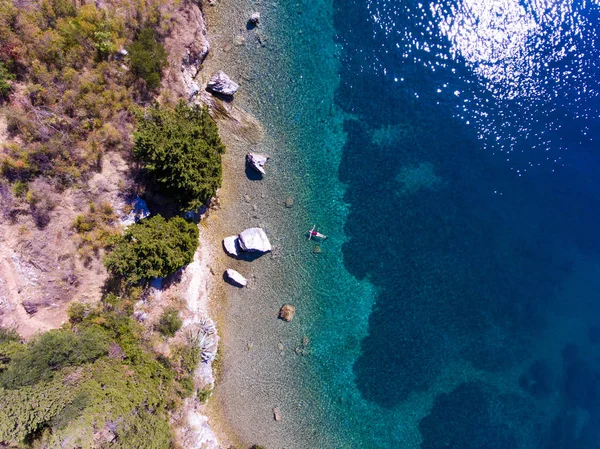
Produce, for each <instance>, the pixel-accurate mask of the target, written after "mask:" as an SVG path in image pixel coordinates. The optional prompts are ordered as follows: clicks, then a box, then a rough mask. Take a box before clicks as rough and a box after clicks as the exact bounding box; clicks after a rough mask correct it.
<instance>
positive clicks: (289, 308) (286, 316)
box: [279, 304, 296, 323]
mask: <svg viewBox="0 0 600 449" xmlns="http://www.w3.org/2000/svg"><path fill="white" fill-rule="evenodd" d="M295 314H296V308H295V307H294V306H293V305H291V304H285V305H284V306H283V307H282V308H281V310H279V318H280V319H282V320H283V321H287V322H288V323H289V322H290V321H292V320H293V319H294V315H295Z"/></svg>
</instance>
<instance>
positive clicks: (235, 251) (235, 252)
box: [223, 235, 240, 257]
mask: <svg viewBox="0 0 600 449" xmlns="http://www.w3.org/2000/svg"><path fill="white" fill-rule="evenodd" d="M223 247H224V248H225V252H226V253H227V254H229V255H230V256H233V257H237V256H239V255H240V245H239V241H238V237H237V235H231V236H229V237H225V238H224V239H223Z"/></svg>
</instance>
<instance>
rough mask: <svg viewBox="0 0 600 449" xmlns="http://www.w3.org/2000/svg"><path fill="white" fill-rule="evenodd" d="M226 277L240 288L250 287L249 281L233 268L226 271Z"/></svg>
mask: <svg viewBox="0 0 600 449" xmlns="http://www.w3.org/2000/svg"><path fill="white" fill-rule="evenodd" d="M225 275H226V276H227V279H228V280H229V281H230V282H231V283H232V284H235V285H237V286H239V287H245V286H246V285H248V280H247V279H246V278H245V277H244V276H242V275H241V274H240V273H238V272H237V271H235V270H234V269H232V268H228V269H227V270H225Z"/></svg>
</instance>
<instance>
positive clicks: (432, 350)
mask: <svg viewBox="0 0 600 449" xmlns="http://www.w3.org/2000/svg"><path fill="white" fill-rule="evenodd" d="M421 1H422V0H421ZM329 3H330V2H324V1H313V2H308V1H299V2H293V3H290V4H286V5H279V6H277V5H275V6H272V7H273V8H274V9H277V8H279V13H280V14H281V17H282V19H281V20H282V23H284V24H285V25H286V30H285V33H284V32H279V34H278V39H279V40H278V41H277V45H278V46H280V48H279V50H281V51H288V53H289V54H291V55H292V57H291V58H290V62H289V68H288V70H289V72H288V75H289V79H288V80H287V81H286V83H287V90H285V91H282V92H283V93H281V92H279V93H277V92H275V93H273V92H271V93H269V94H268V95H270V97H269V99H270V101H271V103H269V104H268V105H267V107H266V108H265V112H263V115H265V117H266V118H265V117H263V119H264V120H265V122H266V123H267V124H268V123H269V120H270V121H271V122H272V123H274V122H277V121H278V120H280V121H281V126H282V127H285V128H286V129H287V130H288V135H289V136H288V140H289V144H290V148H294V151H295V152H296V153H295V154H296V156H295V157H296V158H297V159H298V160H295V161H294V162H292V163H291V165H293V166H296V167H297V171H296V172H295V175H294V176H296V181H297V183H298V185H299V186H302V187H299V189H302V188H303V189H304V190H303V191H304V195H305V196H306V197H308V199H306V200H304V201H303V202H302V201H300V205H301V206H302V207H303V210H302V217H296V218H295V220H296V222H298V220H300V219H302V220H304V221H302V222H301V223H300V224H298V230H296V229H294V233H296V234H298V231H299V230H300V229H304V228H305V227H307V225H308V226H310V225H312V224H313V222H314V223H318V224H319V227H320V230H321V231H322V232H324V233H325V234H330V238H329V239H328V240H327V241H325V242H322V243H321V244H320V245H319V246H320V249H321V251H322V252H319V253H317V254H313V253H312V251H313V249H314V243H312V242H310V244H306V243H305V242H300V243H299V244H298V245H299V246H298V247H299V248H306V249H305V251H306V254H301V255H299V256H294V262H293V263H295V264H302V273H303V276H310V277H311V278H310V279H309V281H308V283H309V284H311V285H312V286H313V287H312V289H309V290H307V291H306V292H303V293H299V292H295V293H293V298H295V300H296V302H297V303H298V305H299V312H298V314H299V318H298V321H297V322H296V324H294V325H295V326H298V327H299V334H298V335H302V333H306V334H307V335H308V336H310V338H311V347H310V355H309V357H308V358H307V359H306V360H308V362H306V366H305V365H302V366H303V368H302V369H304V370H305V371H306V372H307V373H308V374H306V376H307V377H306V378H307V379H309V380H310V382H309V386H308V388H310V389H312V391H314V392H315V393H316V395H317V397H319V400H321V401H322V407H321V408H320V409H319V413H320V414H319V416H320V418H319V420H320V422H319V423H315V422H311V421H310V417H308V418H306V419H307V422H308V423H309V424H310V426H309V425H307V426H306V429H305V432H306V435H305V436H306V441H303V440H302V439H301V438H298V436H297V435H298V433H296V434H295V437H294V438H296V440H295V441H291V442H289V441H288V444H287V446H286V447H307V448H309V447H310V448H313V447H319V448H320V449H326V448H329V447H331V448H336V449H341V448H342V447H344V448H345V447H348V448H374V449H378V448H382V449H383V448H406V449H411V448H421V449H442V448H445V449H484V448H485V449H487V448H490V449H491V448H494V449H496V448H497V449H559V448H560V449H592V448H600V228H599V225H600V176H598V174H599V173H600V145H599V143H600V98H599V94H600V35H599V32H598V29H599V28H600V22H599V20H600V2H598V0H594V1H591V0H587V1H569V0H433V1H430V2H422V3H421V2H419V1H416V0H333V7H329V6H328V7H325V6H324V4H327V5H329ZM328 23H329V25H328ZM264 26H265V27H266V28H267V30H268V27H269V25H268V24H267V25H264ZM330 29H331V30H333V34H334V38H333V42H332V44H331V45H330V44H329V43H328V42H327V41H324V40H323V41H322V40H320V39H321V38H320V33H327V32H329V31H328V30H330ZM274 34H276V32H274ZM267 47H268V46H267ZM276 50H277V48H276ZM275 53H276V51H275ZM270 76H274V75H273V74H269V75H267V76H265V78H264V79H263V80H262V81H263V84H264V81H265V80H268V79H270V78H269V77H270ZM259 81H260V80H259ZM326 86H334V89H335V93H334V95H333V102H334V104H332V105H329V104H327V103H326V102H325V101H326V97H327V95H325V92H326V90H327V89H326ZM273 105H280V106H278V107H277V109H276V111H275V108H274V106H273ZM286 105H287V106H286ZM269 108H270V109H269ZM269 110H270V111H271V116H270V118H269V116H268V115H269V112H268V111H269ZM269 129H270V128H269V127H268V126H267V131H269ZM294 133H295V134H294ZM294 136H295V137H294ZM294 139H296V140H295V142H294ZM294 145H295V146H294ZM281 157H282V158H283V156H281ZM289 158H290V159H293V157H292V156H289ZM275 164H277V162H275ZM294 164H295V165H294ZM298 167H301V168H298ZM282 171H283V170H282ZM289 182H290V183H291V181H289ZM295 210H297V209H295ZM284 213H287V212H285V211H284V212H282V214H284ZM304 214H306V216H308V217H309V218H306V217H305V216H304ZM290 226H291V225H290ZM301 245H305V246H301ZM282 248H283V249H282V254H283V260H282V261H281V262H280V263H281V264H282V266H285V264H286V263H287V262H286V258H285V255H286V250H285V245H283V244H282ZM301 258H302V260H300V259H301ZM297 271H298V270H292V269H290V270H289V272H290V273H295V272H297ZM290 276H291V274H290ZM304 281H306V279H304ZM291 291H293V288H292V287H290V292H291ZM278 294H279V293H278ZM290 295H292V294H291V293H290ZM309 309H310V312H311V313H310V315H311V318H310V320H309V319H308V318H303V313H304V311H305V310H309ZM303 320H304V321H303ZM303 360H304V359H303ZM298 384H299V385H300V384H301V382H299V383H298ZM250 394H251V393H249V395H250ZM298 407H300V404H298ZM284 412H285V410H284ZM290 413H292V412H290ZM305 413H306V414H307V416H310V413H311V411H310V410H308V411H306V412H305ZM315 413H316V412H315ZM322 416H324V417H325V418H321V417H322ZM265 432H266V431H265ZM274 432H276V431H274ZM327 432H329V433H331V434H335V435H336V436H335V438H334V440H335V441H337V443H331V442H330V441H331V440H329V439H321V438H320V437H319V434H320V433H327ZM300 433H302V431H300ZM257 434H258V435H259V436H260V435H261V434H260V431H257ZM269 435H273V433H271V434H269ZM269 435H267V433H265V434H264V437H265V438H267V437H268V436H269ZM280 437H281V439H283V440H285V435H280ZM273 438H275V437H273ZM271 440H272V441H274V440H273V439H271ZM315 441H317V442H316V443H315ZM319 441H320V442H319ZM282 446H283V445H282Z"/></svg>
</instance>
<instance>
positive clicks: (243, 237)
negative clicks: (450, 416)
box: [238, 228, 271, 253]
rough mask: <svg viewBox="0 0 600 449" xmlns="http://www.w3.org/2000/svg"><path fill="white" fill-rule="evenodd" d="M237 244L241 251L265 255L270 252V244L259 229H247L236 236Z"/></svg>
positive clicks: (265, 235) (263, 232)
mask: <svg viewBox="0 0 600 449" xmlns="http://www.w3.org/2000/svg"><path fill="white" fill-rule="evenodd" d="M238 243H239V245H240V248H241V249H242V251H258V252H261V253H266V252H267V251H271V242H269V239H268V238H267V234H265V231H263V230H262V229H261V228H248V229H246V230H245V231H242V232H241V233H240V235H239V236H238Z"/></svg>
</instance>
